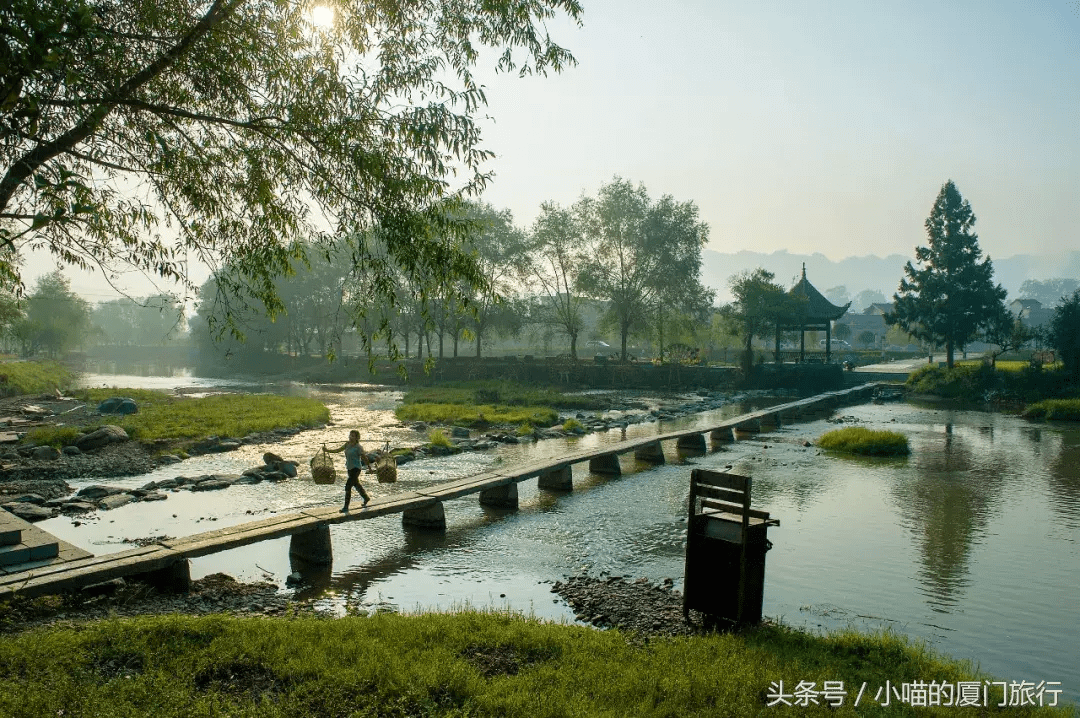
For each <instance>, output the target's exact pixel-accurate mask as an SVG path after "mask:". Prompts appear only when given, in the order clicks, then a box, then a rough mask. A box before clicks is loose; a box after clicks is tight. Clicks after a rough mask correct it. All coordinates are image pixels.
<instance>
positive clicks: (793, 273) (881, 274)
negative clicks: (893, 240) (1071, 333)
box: [701, 249, 1080, 303]
mask: <svg viewBox="0 0 1080 718" xmlns="http://www.w3.org/2000/svg"><path fill="white" fill-rule="evenodd" d="M914 259H915V258H914V256H911V257H905V256H903V255H900V254H890V255H889V256H887V257H876V256H874V255H872V254H871V255H869V256H866V257H845V258H844V259H841V260H839V261H836V262H834V261H833V260H831V259H829V258H828V257H826V256H825V255H824V254H817V253H815V254H791V253H789V252H787V251H786V250H781V251H779V252H773V253H772V254H763V253H761V252H751V251H748V250H743V251H741V252H735V253H734V254H731V253H726V252H716V251H714V250H711V249H706V250H703V251H702V253H701V273H702V283H703V284H704V285H705V286H707V287H712V288H713V289H715V290H716V298H717V301H718V302H722V303H723V302H728V301H731V291H730V290H729V289H728V279H729V278H730V277H731V276H732V275H733V274H737V273H739V272H742V271H744V270H753V269H756V268H757V267H762V268H764V269H767V270H769V271H770V272H772V273H773V274H775V275H776V281H777V282H779V283H780V284H783V285H784V286H785V287H790V286H792V285H793V284H794V283H795V282H796V281H798V279H799V277H800V276H801V274H802V266H803V263H804V262H805V263H806V278H807V279H809V280H810V283H811V284H813V285H814V286H815V287H817V289H818V291H820V292H822V293H825V291H826V290H828V289H830V288H832V287H837V286H841V285H842V286H844V287H846V288H847V292H848V295H849V296H851V297H854V296H855V295H856V294H858V293H859V292H861V291H863V290H864V289H877V290H880V291H881V292H882V293H883V294H884V295H885V296H886V298H890V299H891V297H892V295H893V294H894V293H896V290H897V289H898V287H899V285H900V279H901V277H903V276H904V264H906V263H907V262H909V261H912V262H913V261H914ZM993 264H994V281H995V282H996V283H999V284H1001V285H1002V286H1003V287H1005V289H1006V290H1008V292H1009V299H1010V300H1012V299H1015V298H1016V297H1017V296H1018V294H1019V291H1020V285H1021V284H1023V283H1024V280H1026V279H1039V280H1045V279H1054V278H1057V277H1068V278H1072V279H1080V252H1076V251H1072V252H1065V253H1063V254H1047V255H1035V254H1018V255H1016V256H1013V257H1006V258H1004V259H1001V258H997V257H995V258H993Z"/></svg>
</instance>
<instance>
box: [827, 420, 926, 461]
mask: <svg viewBox="0 0 1080 718" xmlns="http://www.w3.org/2000/svg"><path fill="white" fill-rule="evenodd" d="M817 443H818V446H820V447H821V448H823V449H831V450H833V451H842V452H844V453H847V454H861V455H863V456H904V455H907V454H908V453H910V452H911V449H910V448H909V447H908V440H907V437H906V436H904V435H903V434H899V433H897V432H895V431H871V430H870V429H864V428H863V427H859V426H853V427H848V428H846V429H837V430H836V431H830V432H828V433H826V434H822V436H821V437H820V438H819V439H818V441H817Z"/></svg>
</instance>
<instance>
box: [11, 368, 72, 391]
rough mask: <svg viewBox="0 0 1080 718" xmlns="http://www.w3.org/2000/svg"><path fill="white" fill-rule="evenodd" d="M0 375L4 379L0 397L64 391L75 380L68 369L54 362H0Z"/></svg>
mask: <svg viewBox="0 0 1080 718" xmlns="http://www.w3.org/2000/svg"><path fill="white" fill-rule="evenodd" d="M0 375H2V376H4V377H5V378H4V380H3V381H0V396H17V395H20V394H43V393H52V392H54V391H56V390H57V389H59V390H61V391H64V390H66V389H68V387H70V386H71V385H72V383H73V382H74V380H75V374H74V373H73V372H72V371H71V370H70V369H68V368H67V367H65V366H64V365H63V364H60V363H59V362H54V361H2V362H0Z"/></svg>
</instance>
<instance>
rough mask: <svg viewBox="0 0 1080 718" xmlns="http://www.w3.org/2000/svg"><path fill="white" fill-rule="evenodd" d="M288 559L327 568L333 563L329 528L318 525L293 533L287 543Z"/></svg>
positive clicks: (324, 525)
mask: <svg viewBox="0 0 1080 718" xmlns="http://www.w3.org/2000/svg"><path fill="white" fill-rule="evenodd" d="M289 557H290V558H296V559H299V560H301V561H304V562H305V563H309V564H315V565H320V566H328V565H330V564H332V563H333V562H334V549H333V544H332V543H331V541H330V526H329V525H326V524H318V525H316V526H315V527H314V528H313V529H312V530H310V531H305V532H303V533H294V534H293V535H292V539H291V540H290V541H289Z"/></svg>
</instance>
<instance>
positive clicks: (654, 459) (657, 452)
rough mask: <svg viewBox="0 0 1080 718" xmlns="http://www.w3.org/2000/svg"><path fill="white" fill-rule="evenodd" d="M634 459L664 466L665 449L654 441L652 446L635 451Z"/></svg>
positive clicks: (648, 445)
mask: <svg viewBox="0 0 1080 718" xmlns="http://www.w3.org/2000/svg"><path fill="white" fill-rule="evenodd" d="M634 458H635V459H639V460H641V461H648V462H649V463H650V464H663V463H664V462H665V459H664V447H663V446H661V445H660V442H659V441H654V442H652V443H651V444H646V445H645V446H641V447H638V448H637V449H634Z"/></svg>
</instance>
